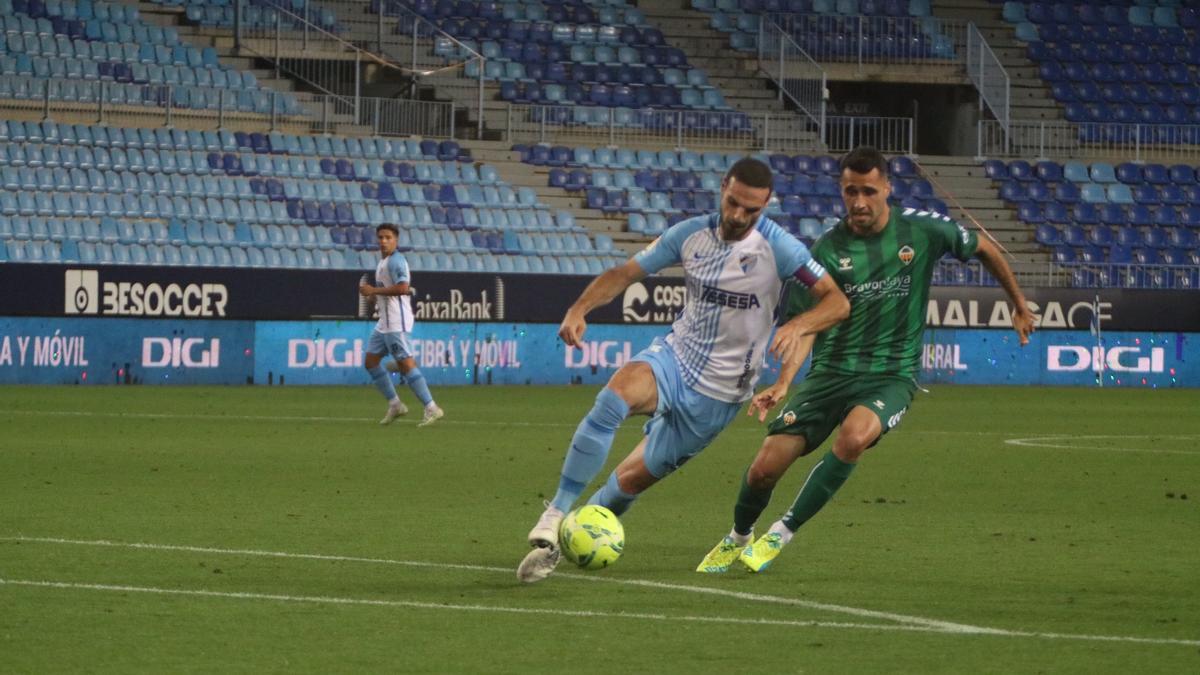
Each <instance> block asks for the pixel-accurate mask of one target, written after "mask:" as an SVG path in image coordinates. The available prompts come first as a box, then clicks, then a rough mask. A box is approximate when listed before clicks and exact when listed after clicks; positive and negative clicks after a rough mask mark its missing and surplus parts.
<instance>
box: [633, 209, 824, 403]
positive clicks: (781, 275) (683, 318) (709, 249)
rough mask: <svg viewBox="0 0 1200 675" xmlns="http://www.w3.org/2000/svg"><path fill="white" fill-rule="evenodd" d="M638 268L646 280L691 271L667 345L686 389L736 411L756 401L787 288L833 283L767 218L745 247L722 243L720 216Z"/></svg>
mask: <svg viewBox="0 0 1200 675" xmlns="http://www.w3.org/2000/svg"><path fill="white" fill-rule="evenodd" d="M634 260H635V261H636V262H637V264H638V265H639V266H641V268H642V269H643V270H644V271H645V272H646V274H654V273H655V272H657V271H659V270H661V269H664V268H666V267H670V266H671V265H676V264H682V265H683V272H684V278H685V281H686V283H687V300H686V303H685V305H684V308H683V311H682V312H680V314H679V316H678V317H677V318H676V319H675V323H674V324H672V326H671V332H670V334H668V335H667V337H666V343H667V344H668V345H670V347H671V350H672V351H673V352H674V354H675V358H676V360H677V361H678V365H679V371H680V379H681V380H682V383H683V384H684V385H686V386H687V387H689V388H691V389H693V390H695V391H696V392H698V393H700V394H703V395H704V396H707V397H709V398H713V399H716V400H718V401H725V402H729V403H741V402H742V401H745V400H747V399H749V398H750V397H751V396H752V395H753V393H754V385H755V383H756V382H757V381H758V376H759V372H760V371H761V370H762V366H763V363H764V358H765V354H766V348H767V346H768V344H767V342H768V339H769V338H770V335H771V328H772V326H773V322H774V319H775V307H776V305H777V304H778V303H779V294H780V290H781V289H782V287H783V282H784V281H785V280H787V279H790V278H795V279H797V280H799V281H800V282H801V283H803V284H805V285H806V286H810V287H811V286H813V285H814V284H816V283H817V281H818V280H819V279H820V278H821V277H823V276H824V275H825V268H824V267H822V266H821V265H820V264H819V263H817V262H816V261H815V260H813V258H812V254H811V253H809V251H808V247H806V246H805V245H804V244H803V243H801V242H800V241H799V240H798V239H796V238H795V237H793V236H792V235H790V234H788V233H787V232H786V231H784V229H783V228H781V227H780V226H779V225H777V224H776V223H775V222H774V221H772V220H770V219H769V218H766V217H765V216H764V217H760V218H759V220H758V223H757V224H755V226H754V229H752V230H751V231H750V232H749V233H748V234H747V235H746V237H745V238H743V239H741V240H740V241H725V240H723V239H722V238H721V231H720V226H719V216H718V214H711V215H706V216H697V217H695V218H689V219H688V220H685V221H682V222H680V223H677V224H675V225H673V226H672V227H670V228H669V229H668V230H667V231H666V232H664V233H663V234H662V236H660V237H659V238H658V239H656V240H655V241H654V242H653V243H651V244H650V245H649V246H647V247H646V248H645V249H644V250H642V251H641V252H639V253H638V254H637V255H636V256H634Z"/></svg>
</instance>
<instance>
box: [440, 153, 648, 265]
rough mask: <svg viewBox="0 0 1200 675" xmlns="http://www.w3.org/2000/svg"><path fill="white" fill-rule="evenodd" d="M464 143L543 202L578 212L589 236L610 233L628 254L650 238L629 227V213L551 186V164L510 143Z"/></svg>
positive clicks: (577, 219) (578, 219) (478, 158)
mask: <svg viewBox="0 0 1200 675" xmlns="http://www.w3.org/2000/svg"><path fill="white" fill-rule="evenodd" d="M462 145H463V147H465V148H470V150H471V154H472V156H473V157H475V159H476V161H480V162H486V163H488V164H491V165H493V166H495V167H496V172H497V173H498V174H499V175H500V177H501V178H502V179H503V180H504V181H506V182H507V183H509V184H510V185H512V186H513V187H514V188H521V187H528V188H532V189H533V191H534V192H535V193H537V196H538V201H539V202H540V203H542V204H546V205H547V206H549V207H550V208H551V209H554V210H557V209H568V210H570V211H571V212H572V213H573V214H574V215H575V224H576V225H580V226H582V227H584V228H586V229H587V235H588V237H589V238H591V239H592V240H593V241H597V235H602V236H601V239H600V240H603V238H604V237H608V238H609V239H611V240H612V242H613V246H614V248H616V249H617V250H618V251H619V252H622V253H624V254H627V255H632V254H633V253H636V252H637V251H639V250H641V249H642V247H644V246H645V245H646V243H647V242H648V241H649V238H647V237H646V236H644V235H641V234H637V233H635V232H628V231H626V228H625V223H626V216H625V215H623V214H606V213H603V212H601V211H599V210H597V209H590V208H588V206H587V200H586V198H585V196H584V193H583V192H582V191H580V192H578V193H568V192H565V191H564V190H562V189H560V188H556V187H551V186H550V185H549V184H548V183H549V181H548V180H547V178H548V176H549V174H550V167H547V166H534V165H532V164H525V163H523V162H521V156H520V153H517V152H514V151H513V150H512V149H511V146H510V144H509V143H503V142H500V141H462Z"/></svg>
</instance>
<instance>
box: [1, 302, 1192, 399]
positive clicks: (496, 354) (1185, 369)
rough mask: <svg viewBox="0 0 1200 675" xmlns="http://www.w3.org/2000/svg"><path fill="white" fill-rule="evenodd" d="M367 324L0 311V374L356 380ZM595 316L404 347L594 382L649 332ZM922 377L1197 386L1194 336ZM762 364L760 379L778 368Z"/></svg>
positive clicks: (1081, 334)
mask: <svg viewBox="0 0 1200 675" xmlns="http://www.w3.org/2000/svg"><path fill="white" fill-rule="evenodd" d="M370 330H371V325H370V323H369V322H367V321H259V322H252V321H236V320H234V321H216V320H187V321H185V320H180V319H174V320H168V319H129V318H94V319H82V318H32V317H30V318H0V383H6V384H11V383H21V384H26V383H28V384H72V383H77V384H246V383H255V384H260V385H267V384H270V385H279V384H283V385H306V384H316V385H330V384H342V385H364V386H365V385H366V384H367V383H368V380H367V377H366V375H365V373H364V372H363V369H362V361H363V352H364V348H365V345H366V340H367V337H368V336H369V334H370ZM662 332H663V329H662V327H661V326H656V325H644V326H638V325H614V324H597V325H593V326H591V327H590V328H589V329H588V332H587V334H586V338H587V339H586V340H585V342H584V345H583V347H582V348H579V349H567V348H566V347H565V346H564V345H563V344H562V342H561V341H560V340H559V339H558V337H557V326H556V325H551V324H544V323H543V324H527V323H507V324H501V323H493V322H424V323H421V324H418V327H417V331H416V334H415V335H414V339H413V340H412V348H413V355H414V357H415V358H416V360H417V363H418V365H419V366H420V367H421V369H422V371H423V372H424V373H425V375H426V377H427V378H428V380H429V382H430V384H432V385H437V386H445V385H488V384H570V383H578V384H602V383H604V382H605V381H606V380H607V379H608V377H609V376H610V375H612V373H613V372H615V371H616V369H617V368H619V367H620V366H621V365H623V364H624V363H626V362H627V361H628V360H629V359H630V358H631V357H632V356H633V355H634V354H636V353H637V352H638V351H639V350H641V349H642V348H644V347H645V346H646V345H648V344H650V341H651V340H652V339H653V338H654V337H655V336H656V335H660V334H662ZM921 363H922V376H921V380H922V381H923V382H925V383H957V384H1017V385H1025V384H1041V385H1063V386H1094V385H1095V384H1097V379H1098V378H1100V377H1102V378H1103V380H1104V384H1105V386H1137V387H1142V386H1152V387H1200V366H1198V365H1197V364H1200V334H1196V333H1176V332H1151V331H1135V332H1131V331H1108V332H1105V333H1104V334H1103V335H1102V340H1101V341H1099V342H1098V341H1097V338H1096V336H1095V335H1093V334H1092V333H1090V332H1088V331H1063V330H1042V331H1038V332H1037V333H1035V334H1034V335H1033V336H1032V339H1031V343H1030V344H1029V345H1028V346H1026V347H1024V348H1021V347H1019V346H1017V344H1016V336H1015V334H1014V333H1012V332H1011V331H998V330H988V329H979V328H962V329H959V328H931V329H929V330H928V331H927V332H926V337H925V344H924V348H923V352H922V355H921ZM778 372H779V369H778V365H777V364H775V363H770V362H769V363H768V364H767V365H766V367H765V369H764V371H763V376H762V382H763V383H768V382H771V381H773V380H774V378H775V377H776V376H777V375H778Z"/></svg>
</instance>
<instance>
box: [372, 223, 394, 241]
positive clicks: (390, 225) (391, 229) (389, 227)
mask: <svg viewBox="0 0 1200 675" xmlns="http://www.w3.org/2000/svg"><path fill="white" fill-rule="evenodd" d="M380 230H387V231H389V232H391V233H392V234H393V235H394V236H395V237H396V238H397V239H399V238H400V228H399V227H396V226H395V225H394V224H393V223H381V224H380V225H379V226H378V227H376V228H375V234H379V231H380Z"/></svg>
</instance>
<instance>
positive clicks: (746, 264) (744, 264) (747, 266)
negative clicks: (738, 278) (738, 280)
mask: <svg viewBox="0 0 1200 675" xmlns="http://www.w3.org/2000/svg"><path fill="white" fill-rule="evenodd" d="M757 262H758V256H756V255H753V254H746V255H743V256H741V257H740V258H738V267H741V268H742V274H749V272H750V270H752V269H754V264H755V263H757Z"/></svg>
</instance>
